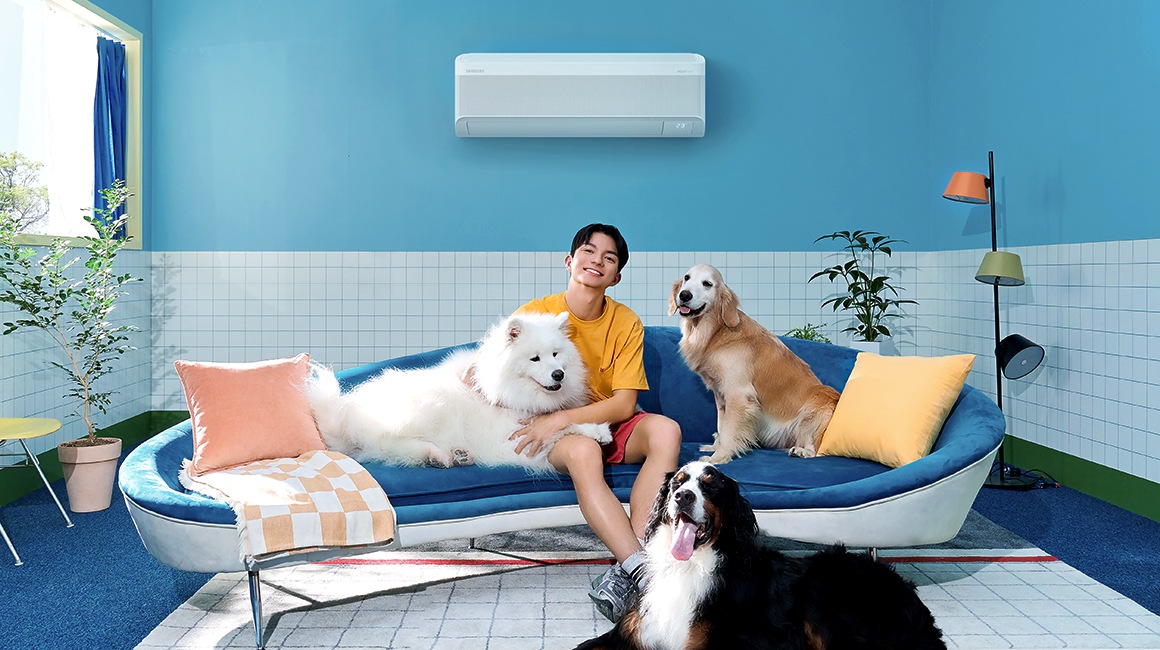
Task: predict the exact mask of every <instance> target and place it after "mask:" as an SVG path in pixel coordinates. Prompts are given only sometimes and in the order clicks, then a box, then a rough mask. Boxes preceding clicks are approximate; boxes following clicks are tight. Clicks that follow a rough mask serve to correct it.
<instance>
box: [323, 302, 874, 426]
mask: <svg viewBox="0 0 1160 650" xmlns="http://www.w3.org/2000/svg"><path fill="white" fill-rule="evenodd" d="M781 340H782V342H783V343H785V344H786V346H787V347H789V349H790V350H792V351H793V352H794V354H796V355H798V356H799V357H801V358H802V359H804V360H805V362H806V363H808V364H809V365H810V368H811V369H812V370H813V371H814V374H816V375H817V376H818V379H820V380H821V381H822V383H824V384H826V385H828V386H832V387H834V388H835V389H837V390H838V391H839V392H841V390H842V389H843V388H845V386H846V379H847V378H849V376H850V371H851V370H852V369H853V368H854V359H855V358H856V357H857V356H858V351H857V350H851V349H849V348H844V347H841V346H837V345H830V344H827V343H818V342H815V341H805V340H802V339H794V338H788V337H781ZM680 342H681V330H680V328H677V327H673V326H662V325H649V326H646V327H645V328H644V371H645V375H646V376H647V377H648V384H649V390H648V391H645V392H643V393H641V394H640V396H639V397H638V398H637V403H638V404H639V405H640V407H641V408H642V409H644V410H645V411H648V412H649V413H659V414H661V415H665V416H668V417H670V418H672V419H673V420H676V422H677V423H678V424H680V425H681V437H682V438H683V439H684V441H685V442H701V443H710V442H713V433H714V432H715V431H716V430H717V406H716V403H715V402H714V400H713V395H712V393H710V392H709V390H708V389H707V388H706V387H705V383H704V382H703V381H701V378H700V377H699V376H698V375H697V373H695V372H693V371H692V370H690V369H689V366H688V365H686V364H685V359H684V357H682V356H681V350H680ZM476 345H477V343H465V344H463V345H456V346H453V347H449V348H441V349H438V350H428V351H426V352H420V353H417V354H410V355H407V356H403V357H397V358H395V359H388V360H386V361H380V362H378V363H371V364H367V365H365V366H359V367H357V368H351V369H349V370H344V371H342V372H339V373H338V378H339V381H340V382H341V383H342V385H343V388H344V389H347V390H348V389H350V387H351V386H355V385H357V384H359V383H361V382H363V381H366V380H367V379H369V378H371V377H373V376H374V375H376V374H378V373H379V372H380V371H381V370H382V369H383V368H399V369H409V368H423V367H426V366H431V365H434V364H437V363H439V362H440V361H442V360H443V359H444V358H446V357H447V356H448V355H449V354H452V353H454V352H457V351H459V350H462V349H465V348H471V347H475V346H476Z"/></svg>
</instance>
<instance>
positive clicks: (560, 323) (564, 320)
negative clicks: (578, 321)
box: [555, 311, 572, 334]
mask: <svg viewBox="0 0 1160 650" xmlns="http://www.w3.org/2000/svg"><path fill="white" fill-rule="evenodd" d="M555 322H556V327H559V328H560V331H562V332H564V333H565V334H567V333H568V330H570V329H571V328H572V326H571V324H569V322H568V312H566V311H562V312H560V313H558V314H556V317H555Z"/></svg>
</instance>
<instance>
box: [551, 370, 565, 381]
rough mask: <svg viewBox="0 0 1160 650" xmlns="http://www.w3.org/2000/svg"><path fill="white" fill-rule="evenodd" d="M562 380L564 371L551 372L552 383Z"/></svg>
mask: <svg viewBox="0 0 1160 650" xmlns="http://www.w3.org/2000/svg"><path fill="white" fill-rule="evenodd" d="M563 379H564V371H563V370H553V371H552V380H553V381H562V380H563Z"/></svg>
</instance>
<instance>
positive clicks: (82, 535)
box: [0, 469, 213, 650]
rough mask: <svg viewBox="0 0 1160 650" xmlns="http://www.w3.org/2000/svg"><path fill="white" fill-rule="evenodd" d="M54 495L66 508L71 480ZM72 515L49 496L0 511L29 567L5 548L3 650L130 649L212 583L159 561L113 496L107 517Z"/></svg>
mask: <svg viewBox="0 0 1160 650" xmlns="http://www.w3.org/2000/svg"><path fill="white" fill-rule="evenodd" d="M6 471H33V470H14V469H13V470H6ZM52 488H53V490H55V491H56V494H57V496H58V497H60V499H61V501H62V502H64V505H65V508H68V498H67V496H66V494H65V488H64V481H63V480H59V481H56V482H54V483H53V484H52ZM69 517H70V518H72V520H73V524H75V525H74V526H73V527H72V528H65V521H64V517H62V516H61V515H60V511H59V510H57V509H56V504H55V503H53V502H52V497H51V496H49V494H48V491H47V490H45V489H43V488H41V489H40V490H37V491H36V492H33V493H32V494H29V495H27V496H25V497H22V498H20V499H18V500H16V501H14V502H12V503H10V504H8V505H6V506H4V507H3V508H0V523H3V524H4V528H5V530H7V531H8V536H9V537H10V538H12V543H13V544H14V545H15V546H16V552H17V553H19V554H20V559H22V560H24V565H23V566H14V565H13V560H12V555H11V554H10V553H9V552H8V548H7V547H6V546H4V543H3V540H0V603H3V612H4V613H3V614H0V648H22V649H25V648H27V649H40V648H45V649H53V650H58V649H60V648H94V649H95V648H102V649H109V650H115V649H118V648H132V647H134V646H136V645H137V644H138V643H139V642H140V641H141V639H143V638H145V636H146V635H147V634H149V632H151V631H152V630H153V628H155V627H157V624H158V623H160V622H161V621H162V620H163V619H164V618H165V617H166V616H168V615H169V614H170V613H171V612H172V611H173V610H175V609H177V607H178V605H180V604H181V603H183V602H185V601H186V600H188V599H189V597H190V596H192V595H193V594H194V592H196V591H197V590H198V589H200V588H201V586H202V585H204V584H205V583H206V581H208V580H209V579H210V578H211V577H213V576H212V574H204V573H190V572H187V571H178V570H177V569H171V568H169V567H167V566H165V565H163V564H161V563H160V562H158V561H157V560H154V559H153V556H151V555H149V552H148V551H146V550H145V547H144V546H143V545H142V544H141V538H140V537H138V536H137V529H136V528H134V527H133V520H132V519H130V517H129V511H128V510H127V509H126V508H125V503H124V501H122V500H121V493H120V491H117V490H116V489H115V488H114V501H113V504H112V506H110V507H109V508H108V509H106V510H102V511H101V512H90V513H73V512H70V513H69Z"/></svg>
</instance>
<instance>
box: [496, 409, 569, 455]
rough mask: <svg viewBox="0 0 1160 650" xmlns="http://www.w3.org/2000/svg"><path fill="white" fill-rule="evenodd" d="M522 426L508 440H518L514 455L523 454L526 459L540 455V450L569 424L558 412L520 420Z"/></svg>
mask: <svg viewBox="0 0 1160 650" xmlns="http://www.w3.org/2000/svg"><path fill="white" fill-rule="evenodd" d="M520 424H522V425H524V427H523V428H522V429H519V430H517V431H516V432H515V433H513V434H512V435H511V437H510V438H509V440H518V442H517V443H516V453H517V454H524V455H526V456H527V457H528V458H532V457H534V456H535V455H536V454H538V453H540V449H541V448H542V447H543V446H544V444H545V443H547V442H548V441H549V440H551V439H552V438H553V437H555V435H556V434H557V433H560V431H562V430H563V429H565V428H567V427H568V425H570V424H571V422H569V421H568V418H567V417H565V416H564V415H563V414H562V413H561V412H560V411H556V412H554V413H546V414H544V415H538V416H536V417H534V418H531V419H530V420H521V421H520Z"/></svg>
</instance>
